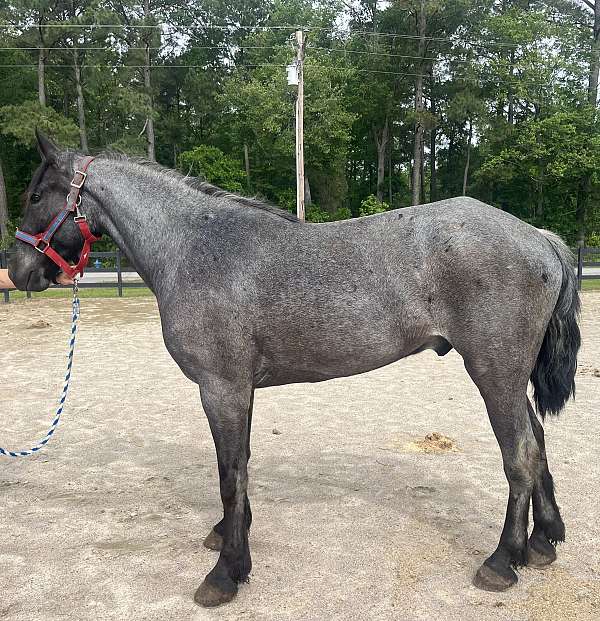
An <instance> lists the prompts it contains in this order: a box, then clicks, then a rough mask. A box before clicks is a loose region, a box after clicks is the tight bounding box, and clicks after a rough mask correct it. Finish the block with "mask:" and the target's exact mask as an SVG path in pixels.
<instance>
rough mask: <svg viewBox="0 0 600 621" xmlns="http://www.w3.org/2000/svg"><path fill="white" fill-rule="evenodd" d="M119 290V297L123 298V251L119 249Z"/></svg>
mask: <svg viewBox="0 0 600 621" xmlns="http://www.w3.org/2000/svg"><path fill="white" fill-rule="evenodd" d="M116 254H117V289H118V291H119V297H120V298H122V297H123V273H122V272H121V251H120V250H119V249H118V248H117V253H116Z"/></svg>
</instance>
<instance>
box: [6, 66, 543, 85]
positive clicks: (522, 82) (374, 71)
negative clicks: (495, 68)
mask: <svg viewBox="0 0 600 621" xmlns="http://www.w3.org/2000/svg"><path fill="white" fill-rule="evenodd" d="M76 66H78V67H79V68H80V69H144V68H145V65H108V64H82V65H74V64H50V65H46V69H53V68H56V69H73V68H75V67H76ZM256 67H274V68H280V69H282V68H285V67H287V65H285V64H276V63H251V64H244V65H241V66H238V67H237V68H248V69H252V68H256ZM0 68H3V69H8V68H19V69H31V70H37V69H38V65H37V63H35V64H34V63H30V64H20V63H18V64H0ZM224 68H225V69H226V68H227V67H224ZM231 68H235V67H233V66H232V67H231ZM150 69H204V70H206V65H198V64H195V65H194V64H181V65H180V64H173V65H150ZM314 69H324V70H333V71H341V72H349V73H353V72H355V73H372V74H380V75H391V76H396V77H401V78H403V77H422V78H426V79H428V80H432V79H433V80H436V81H438V82H442V81H443V77H444V76H433V75H431V74H429V73H412V72H396V71H381V70H377V69H357V68H354V67H339V66H334V65H312V64H310V63H309V64H306V65H305V70H306V71H308V72H309V73H310V71H311V70H314ZM451 79H453V77H451ZM459 79H460V78H459ZM490 79H491V81H494V82H496V83H498V84H506V85H513V86H514V85H528V86H552V84H549V83H548V82H546V81H545V82H536V81H533V80H523V79H519V78H518V77H515V79H514V80H506V79H503V78H494V77H493V76H492V77H491V78H490Z"/></svg>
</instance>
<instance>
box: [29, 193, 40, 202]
mask: <svg viewBox="0 0 600 621" xmlns="http://www.w3.org/2000/svg"><path fill="white" fill-rule="evenodd" d="M41 198H42V197H41V196H40V195H39V194H32V195H31V199H30V200H31V202H32V203H39V202H40V199H41Z"/></svg>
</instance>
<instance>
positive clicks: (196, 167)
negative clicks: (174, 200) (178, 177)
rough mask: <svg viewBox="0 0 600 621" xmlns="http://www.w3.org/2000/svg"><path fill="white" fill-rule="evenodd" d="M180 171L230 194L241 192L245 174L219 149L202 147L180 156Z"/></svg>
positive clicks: (238, 165)
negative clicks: (199, 178)
mask: <svg viewBox="0 0 600 621" xmlns="http://www.w3.org/2000/svg"><path fill="white" fill-rule="evenodd" d="M179 169H180V170H181V171H182V172H184V173H185V174H189V175H192V176H195V177H201V178H202V179H205V180H206V181H208V182H209V183H212V184H214V185H217V186H219V187H221V188H223V189H224V190H229V191H230V192H241V191H242V189H243V183H244V180H245V173H244V171H243V170H242V168H241V167H240V164H239V163H238V162H236V161H235V160H234V159H233V158H231V157H229V156H227V155H225V154H224V153H223V152H222V151H221V150H220V149H218V148H217V147H210V146H207V145H201V146H199V147H196V148H195V149H192V150H191V151H184V152H183V153H182V154H181V155H180V156H179Z"/></svg>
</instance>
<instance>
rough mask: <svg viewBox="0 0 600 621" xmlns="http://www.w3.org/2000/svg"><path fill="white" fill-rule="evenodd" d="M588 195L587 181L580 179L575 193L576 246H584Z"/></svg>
mask: <svg viewBox="0 0 600 621" xmlns="http://www.w3.org/2000/svg"><path fill="white" fill-rule="evenodd" d="M588 195H589V180H588V179H582V180H581V182H580V184H579V191H578V192H577V207H576V209H575V220H576V221H577V245H578V246H580V247H581V246H585V216H586V213H585V212H586V207H587V198H588Z"/></svg>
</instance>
